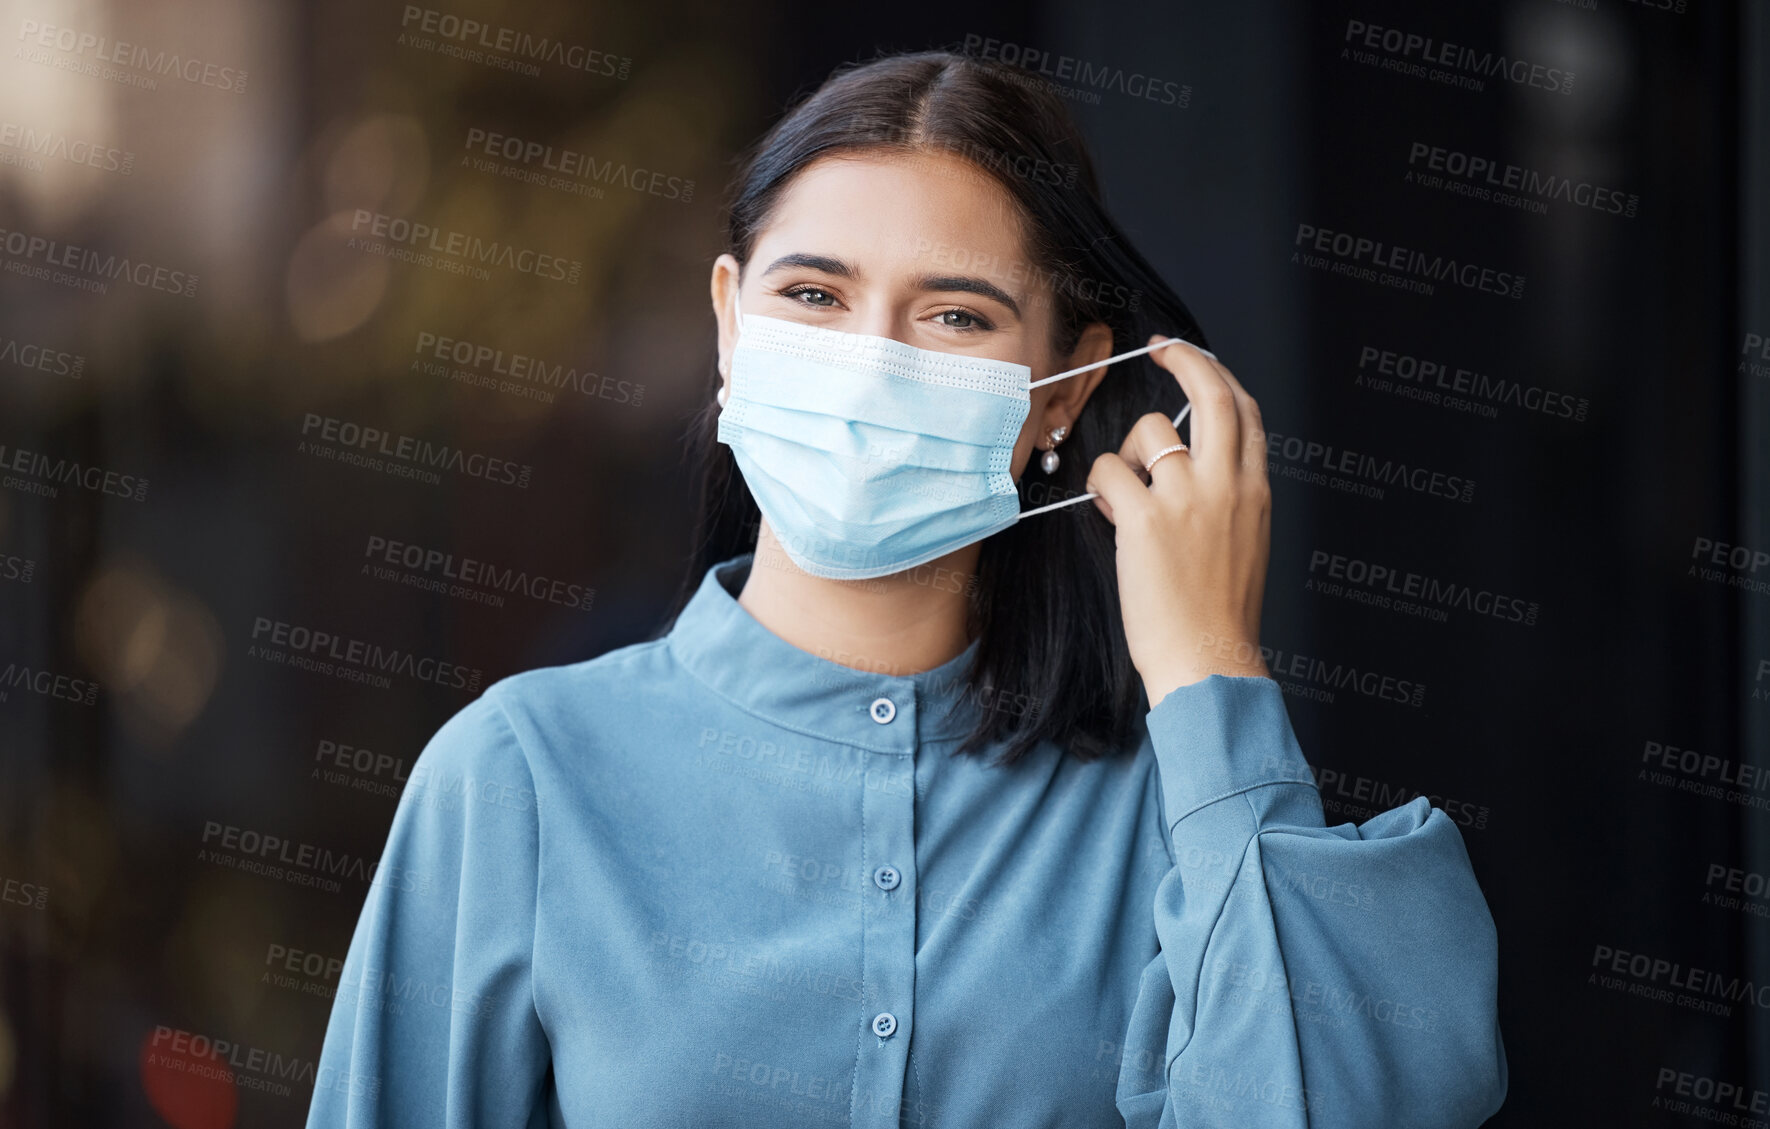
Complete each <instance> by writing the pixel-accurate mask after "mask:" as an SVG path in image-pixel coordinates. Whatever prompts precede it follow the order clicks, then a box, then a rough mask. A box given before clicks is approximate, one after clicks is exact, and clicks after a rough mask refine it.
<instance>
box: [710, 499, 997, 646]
mask: <svg viewBox="0 0 1770 1129" xmlns="http://www.w3.org/2000/svg"><path fill="white" fill-rule="evenodd" d="M980 551H981V547H980V546H979V545H978V544H976V543H975V542H974V543H972V544H970V545H966V546H964V547H963V548H959V549H955V550H954V551H953V552H951V553H948V554H947V555H946V556H944V557H940V558H939V559H937V560H933V561H930V562H928V563H927V564H925V565H921V566H919V567H917V568H913V569H909V570H907V571H905V572H901V573H897V574H895V575H892V576H882V577H879V578H878V579H876V580H826V579H824V578H823V577H820V576H812V575H811V574H809V573H807V572H805V571H803V570H801V569H800V568H799V567H798V566H797V565H795V564H794V563H793V562H792V560H791V558H789V557H788V556H787V554H786V551H785V550H784V549H782V548H781V546H780V542H779V541H777V540H776V539H775V536H774V530H772V529H770V528H769V526H768V523H767V521H763V522H762V529H761V535H760V536H759V537H758V538H757V539H756V556H755V560H754V562H753V563H752V565H751V566H750V573H749V576H748V577H747V578H746V579H745V581H744V588H743V591H742V592H740V593H739V594H738V604H739V605H740V606H742V607H743V608H744V610H745V611H747V612H749V613H750V615H752V616H754V617H755V619H756V622H758V623H760V624H761V625H762V626H763V627H766V628H767V629H768V630H769V631H771V632H773V633H774V634H775V635H778V636H779V637H780V638H782V639H784V640H786V641H787V642H788V643H791V644H792V645H793V646H795V647H798V648H799V649H800V650H802V651H809V652H810V653H812V654H814V655H817V656H818V657H819V658H823V659H828V660H829V661H830V662H833V663H837V664H839V665H841V666H847V667H853V668H855V669H858V670H868V671H873V672H875V673H879V674H887V675H891V676H894V677H905V676H908V675H911V674H918V673H920V672H922V671H925V670H932V669H933V668H935V667H937V666H939V665H940V664H942V663H944V662H947V661H948V660H950V659H953V658H955V657H957V656H958V655H959V654H960V652H962V651H963V650H964V649H965V647H966V645H967V644H968V643H969V642H970V637H969V635H968V634H967V625H966V620H967V618H968V617H967V615H966V612H967V610H968V605H969V601H970V600H972V599H975V598H976V595H977V592H978V587H977V583H976V580H975V573H976V570H977V560H978V556H979V553H980Z"/></svg>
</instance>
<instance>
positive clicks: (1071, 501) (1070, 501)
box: [1014, 337, 1217, 521]
mask: <svg viewBox="0 0 1770 1129" xmlns="http://www.w3.org/2000/svg"><path fill="white" fill-rule="evenodd" d="M1176 341H1179V342H1181V343H1182V344H1184V345H1188V346H1191V347H1192V348H1194V349H1197V350H1198V351H1199V352H1201V353H1203V354H1204V355H1205V356H1207V357H1209V358H1211V359H1212V360H1213V361H1214V360H1216V359H1217V354H1215V353H1213V352H1211V351H1210V350H1209V349H1205V348H1201V347H1200V346H1198V345H1193V344H1192V342H1190V341H1184V340H1183V339H1182V338H1179V337H1170V338H1168V339H1167V340H1166V341H1157V342H1156V343H1155V344H1154V345H1145V346H1143V348H1141V349H1132V350H1131V351H1130V352H1128V353H1120V354H1119V355H1118V356H1116V357H1108V358H1106V359H1105V360H1104V361H1095V362H1094V363H1093V364H1091V365H1083V366H1081V367H1080V368H1072V369H1070V370H1069V371H1068V372H1060V373H1058V374H1057V375H1055V376H1047V377H1046V378H1045V379H1043V380H1035V381H1033V382H1032V383H1031V384H1029V385H1027V390H1028V391H1031V390H1032V389H1034V388H1037V387H1038V386H1039V385H1041V384H1050V383H1052V382H1053V381H1057V380H1063V379H1064V378H1066V377H1071V376H1074V375H1075V374H1076V373H1078V372H1087V371H1088V370H1089V369H1094V368H1099V367H1100V366H1101V365H1110V364H1112V363H1113V362H1114V361H1122V360H1124V359H1125V358H1126V357H1136V356H1141V355H1142V354H1144V353H1148V352H1150V351H1151V350H1154V349H1163V348H1166V347H1167V346H1169V345H1172V344H1174V343H1175V342H1176ZM1191 410H1192V403H1191V401H1188V402H1187V404H1186V406H1185V407H1183V408H1181V409H1180V414H1179V415H1177V416H1175V417H1174V426H1175V428H1178V427H1179V426H1180V421H1181V420H1183V419H1185V418H1186V413H1187V412H1190V411H1191ZM1099 496H1100V495H1099V494H1098V493H1097V492H1094V491H1089V492H1088V493H1086V494H1078V495H1077V496H1076V497H1074V498H1065V499H1064V500H1063V501H1061V502H1052V503H1051V504H1050V505H1048V506H1039V507H1038V508H1037V509H1031V510H1022V511H1020V517H1017V518H1015V519H1014V520H1015V521H1019V520H1020V518H1023V517H1031V516H1033V515H1034V514H1042V513H1044V512H1045V511H1046V510H1057V509H1062V508H1063V507H1064V506H1073V505H1076V504H1077V503H1080V502H1086V501H1087V500H1088V499H1090V498H1097V497H1099Z"/></svg>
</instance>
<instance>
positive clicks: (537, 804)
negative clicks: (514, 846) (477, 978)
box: [480, 679, 541, 1023]
mask: <svg viewBox="0 0 1770 1129" xmlns="http://www.w3.org/2000/svg"><path fill="white" fill-rule="evenodd" d="M499 681H500V683H501V682H502V679H500V680H499ZM494 694H495V695H496V696H495V697H494ZM480 699H481V700H484V701H490V703H491V705H492V706H493V708H495V709H496V710H497V711H498V723H499V724H500V725H502V726H503V727H504V731H505V732H507V733H509V734H510V741H511V743H512V744H514V745H515V746H516V751H517V753H518V754H519V755H520V756H521V757H522V770H523V771H524V772H525V773H527V774H528V778H529V802H530V803H531V804H532V805H533V806H532V807H531V808H530V809H529V811H530V813H531V814H532V816H533V817H534V818H533V820H532V821H531V824H532V826H533V828H534V833H535V900H534V902H533V904H531V905H530V906H529V968H528V982H529V1008H530V1010H531V1011H532V1012H533V1013H534V1016H535V1022H536V1023H539V1022H540V1020H541V1001H540V1000H538V999H536V998H535V937H536V935H537V934H538V933H539V932H540V921H541V789H540V785H538V784H536V783H535V767H534V765H533V764H532V763H531V762H530V759H529V751H528V747H527V746H526V745H524V744H523V743H522V734H520V733H518V732H517V731H516V726H515V725H514V724H512V723H511V720H510V711H509V710H507V709H505V708H504V694H503V691H502V690H500V689H499V684H498V683H494V684H493V685H491V686H488V687H486V692H485V693H484V694H482V695H480Z"/></svg>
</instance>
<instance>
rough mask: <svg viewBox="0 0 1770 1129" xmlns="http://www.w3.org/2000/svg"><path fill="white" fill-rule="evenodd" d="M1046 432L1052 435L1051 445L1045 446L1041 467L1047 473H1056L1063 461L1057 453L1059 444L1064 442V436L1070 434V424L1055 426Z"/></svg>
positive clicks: (1040, 462)
mask: <svg viewBox="0 0 1770 1129" xmlns="http://www.w3.org/2000/svg"><path fill="white" fill-rule="evenodd" d="M1046 434H1047V435H1048V436H1050V442H1051V445H1050V446H1049V447H1046V448H1045V453H1044V454H1043V455H1041V456H1039V469H1041V470H1043V471H1044V472H1045V473H1046V474H1056V473H1057V467H1058V465H1059V464H1060V463H1062V461H1063V460H1062V459H1061V458H1059V457H1058V455H1057V444H1059V443H1061V442H1063V439H1064V437H1065V436H1066V435H1068V434H1069V425H1068V424H1064V425H1063V426H1062V427H1053V428H1052V429H1051V430H1050V431H1048V432H1046Z"/></svg>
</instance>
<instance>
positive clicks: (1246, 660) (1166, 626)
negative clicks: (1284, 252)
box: [1088, 336, 1272, 709]
mask: <svg viewBox="0 0 1770 1129" xmlns="http://www.w3.org/2000/svg"><path fill="white" fill-rule="evenodd" d="M1149 340H1150V342H1155V341H1158V340H1160V338H1159V337H1154V336H1152V337H1151V338H1150V339H1149ZM1149 356H1150V357H1151V359H1153V360H1154V361H1155V362H1156V363H1157V364H1159V365H1161V366H1162V367H1163V368H1165V369H1167V370H1168V371H1169V372H1171V373H1173V374H1174V376H1175V378H1176V379H1178V380H1179V381H1180V387H1181V388H1182V389H1183V390H1184V391H1185V392H1186V399H1187V401H1188V402H1189V403H1190V404H1191V405H1192V444H1191V448H1190V449H1189V450H1184V451H1177V452H1175V453H1173V454H1171V455H1166V456H1164V457H1163V458H1162V459H1161V460H1160V461H1159V462H1157V463H1156V464H1155V467H1154V468H1153V470H1152V471H1151V472H1150V474H1149V475H1148V476H1147V477H1148V478H1149V483H1148V485H1145V484H1144V477H1145V476H1144V474H1143V464H1144V463H1145V462H1147V461H1148V460H1149V459H1151V458H1153V457H1154V456H1155V454H1156V452H1158V451H1160V450H1161V449H1162V448H1164V447H1169V446H1173V445H1174V444H1177V443H1179V442H1180V435H1179V433H1178V432H1176V431H1175V430H1174V425H1173V424H1172V423H1170V422H1169V420H1168V417H1167V416H1165V415H1163V414H1161V413H1160V412H1151V413H1150V414H1148V415H1146V416H1144V417H1142V418H1141V419H1139V420H1138V421H1137V423H1136V424H1135V425H1134V426H1133V427H1132V428H1131V433H1130V435H1128V436H1127V437H1126V438H1125V444H1124V446H1123V447H1121V448H1120V449H1119V451H1118V453H1116V454H1114V453H1112V452H1108V453H1106V454H1103V455H1101V456H1100V457H1099V458H1097V459H1095V460H1094V465H1093V466H1092V467H1091V468H1090V469H1089V471H1088V489H1089V490H1092V491H1095V492H1097V493H1098V494H1099V495H1100V496H1099V497H1098V498H1096V499H1095V500H1094V504H1095V505H1096V506H1098V507H1099V508H1100V511H1101V512H1102V513H1104V514H1105V515H1106V518H1107V520H1108V521H1110V522H1112V524H1113V527H1114V529H1115V530H1117V538H1116V540H1117V544H1118V577H1119V602H1120V604H1121V605H1122V611H1123V613H1124V617H1125V637H1126V639H1127V641H1128V642H1129V644H1130V649H1131V661H1132V662H1133V663H1134V664H1136V667H1137V672H1138V673H1139V674H1141V675H1142V676H1143V685H1144V688H1145V689H1146V690H1147V691H1148V693H1149V705H1150V707H1151V708H1152V709H1153V708H1154V707H1155V705H1156V703H1158V702H1160V701H1161V700H1162V698H1164V697H1165V696H1167V694H1168V693H1169V691H1171V690H1173V689H1175V688H1176V687H1179V686H1185V685H1187V684H1189V683H1193V682H1197V681H1199V680H1200V679H1202V678H1204V677H1205V676H1206V675H1210V674H1228V675H1252V676H1257V677H1271V675H1270V674H1269V672H1268V671H1267V669H1266V661H1265V659H1264V658H1262V657H1261V655H1260V601H1261V598H1262V597H1263V595H1264V591H1265V586H1266V561H1267V558H1268V556H1269V555H1270V552H1271V530H1272V489H1271V486H1270V485H1269V484H1268V483H1267V481H1266V429H1265V427H1264V426H1263V425H1262V424H1261V422H1260V408H1259V406H1258V405H1257V404H1255V403H1254V398H1253V397H1252V396H1249V395H1248V394H1247V391H1246V390H1245V389H1243V388H1242V386H1241V383H1240V382H1239V381H1237V380H1236V379H1235V377H1234V375H1233V374H1231V373H1230V371H1229V370H1228V369H1226V368H1224V367H1223V366H1222V365H1221V364H1219V363H1218V362H1217V361H1215V360H1213V359H1212V358H1211V357H1210V356H1209V355H1208V354H1206V353H1204V352H1203V351H1201V350H1199V349H1195V348H1194V347H1192V346H1191V345H1189V344H1186V343H1180V344H1175V345H1170V346H1168V347H1167V348H1165V349H1157V350H1155V351H1154V352H1152V353H1150V354H1149Z"/></svg>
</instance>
